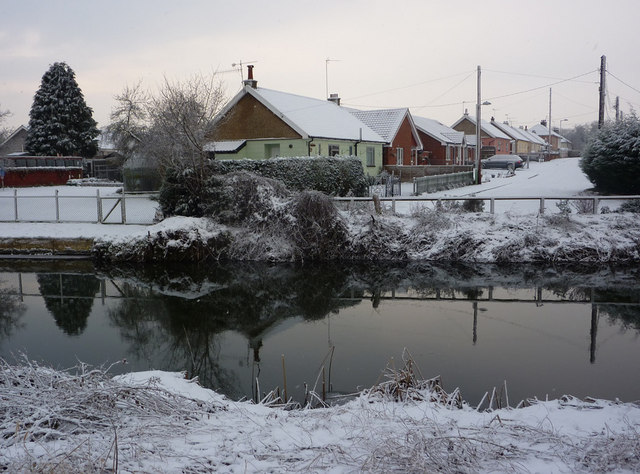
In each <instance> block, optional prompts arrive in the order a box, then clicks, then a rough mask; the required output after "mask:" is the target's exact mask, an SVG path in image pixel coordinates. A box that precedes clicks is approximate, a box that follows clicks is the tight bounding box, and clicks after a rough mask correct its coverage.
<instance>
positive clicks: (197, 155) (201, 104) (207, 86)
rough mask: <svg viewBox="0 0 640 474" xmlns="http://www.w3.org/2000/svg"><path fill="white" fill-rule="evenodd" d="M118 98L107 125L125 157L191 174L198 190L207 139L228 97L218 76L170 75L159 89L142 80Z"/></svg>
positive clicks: (191, 181)
mask: <svg viewBox="0 0 640 474" xmlns="http://www.w3.org/2000/svg"><path fill="white" fill-rule="evenodd" d="M116 101H117V106H116V107H115V108H114V109H113V111H112V114H111V120H112V122H111V124H110V125H109V127H108V130H109V132H110V133H111V136H112V139H113V140H114V142H115V143H116V146H117V147H118V149H119V150H120V151H121V153H123V154H124V156H125V158H127V159H130V158H131V157H134V156H136V157H137V158H138V159H143V160H145V161H146V162H148V163H149V162H150V163H152V164H153V166H154V167H157V169H158V170H159V171H160V173H161V175H165V173H166V172H167V170H169V169H173V170H180V171H184V172H185V173H189V174H190V175H191V176H192V177H193V179H191V180H190V183H192V186H193V189H191V192H192V193H199V192H200V190H201V189H202V184H203V182H204V179H205V178H206V176H207V172H206V165H207V163H208V161H209V160H208V155H207V152H206V151H205V144H206V143H207V141H210V140H211V137H212V136H214V135H215V132H214V125H213V121H214V117H215V116H216V115H217V114H218V112H219V111H220V109H221V108H222V106H223V105H224V103H225V102H226V94H225V90H224V88H223V86H222V83H221V82H220V81H219V80H218V79H217V77H216V75H215V74H211V75H202V74H196V75H193V76H191V77H190V78H189V79H187V80H184V81H170V80H169V79H167V78H166V77H165V78H164V82H163V83H162V85H161V87H160V88H159V90H158V91H157V93H155V94H152V93H148V92H145V91H144V90H143V89H142V85H141V83H140V82H139V83H138V84H136V85H135V86H132V87H126V88H125V89H124V91H123V92H122V93H121V94H120V95H118V96H116ZM205 137H207V138H205Z"/></svg>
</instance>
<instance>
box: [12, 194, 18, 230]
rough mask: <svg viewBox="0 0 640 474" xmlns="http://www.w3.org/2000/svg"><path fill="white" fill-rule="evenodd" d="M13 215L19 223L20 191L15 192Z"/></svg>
mask: <svg viewBox="0 0 640 474" xmlns="http://www.w3.org/2000/svg"><path fill="white" fill-rule="evenodd" d="M13 215H14V217H15V221H16V222H18V190H17V189H14V190H13Z"/></svg>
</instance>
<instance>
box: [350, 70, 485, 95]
mask: <svg viewBox="0 0 640 474" xmlns="http://www.w3.org/2000/svg"><path fill="white" fill-rule="evenodd" d="M473 72H474V71H471V74H473ZM463 74H468V71H465V72H460V73H457V74H452V75H450V76H444V77H439V78H437V79H429V80H428V81H422V82H416V83H414V84H408V85H406V86H400V87H394V88H393V89H386V90H383V91H378V92H372V93H370V94H365V95H359V96H356V97H348V98H346V99H345V100H356V99H362V98H363V97H371V96H372V95H379V94H385V93H387V92H394V91H398V90H401V89H408V88H410V87H416V86H421V85H423V84H429V83H430V82H437V81H442V80H444V79H451V78H453V77H458V76H462V75H463ZM465 79H466V78H465Z"/></svg>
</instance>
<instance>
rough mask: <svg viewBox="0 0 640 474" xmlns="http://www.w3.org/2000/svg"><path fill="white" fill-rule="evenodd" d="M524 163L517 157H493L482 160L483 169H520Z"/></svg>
mask: <svg viewBox="0 0 640 474" xmlns="http://www.w3.org/2000/svg"><path fill="white" fill-rule="evenodd" d="M523 165H524V161H523V160H522V158H520V157H519V156H518V155H493V156H490V157H489V158H486V159H484V160H482V167H483V168H505V169H512V170H515V169H516V168H522V166H523Z"/></svg>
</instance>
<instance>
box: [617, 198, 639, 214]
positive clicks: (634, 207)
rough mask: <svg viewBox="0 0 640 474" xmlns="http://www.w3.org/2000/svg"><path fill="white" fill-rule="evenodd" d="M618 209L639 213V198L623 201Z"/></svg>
mask: <svg viewBox="0 0 640 474" xmlns="http://www.w3.org/2000/svg"><path fill="white" fill-rule="evenodd" d="M618 211H619V212H633V213H636V214H640V200H638V199H634V200H633V201H625V202H623V203H622V204H621V205H620V207H619V209H618Z"/></svg>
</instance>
